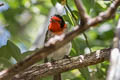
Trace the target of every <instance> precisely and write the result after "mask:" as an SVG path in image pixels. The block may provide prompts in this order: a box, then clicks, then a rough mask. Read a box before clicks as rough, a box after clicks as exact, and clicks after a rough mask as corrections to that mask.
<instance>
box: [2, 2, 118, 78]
mask: <svg viewBox="0 0 120 80" xmlns="http://www.w3.org/2000/svg"><path fill="white" fill-rule="evenodd" d="M0 1H1V2H4V7H0V12H1V13H0V70H2V69H5V68H9V67H10V66H12V65H13V64H15V63H16V62H18V61H21V60H22V59H24V58H25V57H26V56H28V55H30V54H32V53H33V52H35V51H29V48H30V47H31V46H32V44H33V43H34V41H35V39H36V37H37V34H38V33H39V30H40V29H41V27H42V26H43V25H42V24H46V23H47V22H45V21H46V20H45V19H47V16H48V15H49V11H50V9H51V8H52V7H53V6H55V5H56V3H57V2H59V3H61V2H60V0H51V1H50V0H5V1H4V0H0ZM63 1H64V0H63ZM82 2H83V4H84V6H85V9H86V11H87V13H88V14H89V15H90V16H91V17H95V16H97V15H98V14H99V13H100V12H102V11H105V10H106V9H107V8H108V7H109V4H110V3H111V1H103V0H82ZM66 4H67V5H68V6H69V8H70V9H71V12H72V14H73V15H74V16H75V18H74V19H73V16H72V15H71V13H70V11H68V10H65V11H66V14H64V15H63V18H64V19H65V21H66V22H67V24H68V25H69V29H70V30H72V28H73V26H74V25H76V24H78V23H79V21H80V17H79V13H78V11H77V9H76V6H75V4H74V0H67V3H66ZM118 11H119V10H118ZM119 15H120V14H119V13H118V12H117V13H116V15H115V16H114V19H111V20H109V21H106V22H104V23H103V24H99V25H96V26H98V27H97V28H91V29H90V30H88V31H86V32H85V33H86V35H87V38H88V41H89V45H90V47H91V49H92V51H95V50H98V49H102V48H106V47H110V46H111V45H112V44H111V42H112V39H113V35H114V33H113V32H114V27H115V26H116V23H117V21H118V18H119ZM85 53H89V49H88V46H87V45H86V42H85V38H84V36H83V35H82V34H81V35H80V36H78V37H76V38H75V39H74V40H73V41H72V50H71V53H70V56H78V55H80V54H85ZM108 64H109V63H108V62H103V63H100V64H97V65H93V66H89V67H87V68H83V69H76V70H71V71H69V72H65V73H63V78H64V80H105V77H106V72H107V69H108ZM48 78H49V79H48ZM42 80H51V78H50V77H47V78H44V79H42Z"/></svg>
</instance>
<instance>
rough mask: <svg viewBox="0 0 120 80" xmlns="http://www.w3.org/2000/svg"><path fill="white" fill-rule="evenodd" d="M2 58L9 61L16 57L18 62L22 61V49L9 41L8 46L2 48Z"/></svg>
mask: <svg viewBox="0 0 120 80" xmlns="http://www.w3.org/2000/svg"><path fill="white" fill-rule="evenodd" d="M0 57H5V58H7V59H9V58H10V57H14V58H15V59H16V61H20V60H22V56H21V52H20V49H19V48H18V47H17V46H16V45H15V44H14V43H12V42H11V41H9V40H8V42H7V45H5V46H3V47H1V48H0Z"/></svg>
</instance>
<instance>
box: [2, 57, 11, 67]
mask: <svg viewBox="0 0 120 80" xmlns="http://www.w3.org/2000/svg"><path fill="white" fill-rule="evenodd" d="M11 66H12V63H11V62H10V61H9V60H8V59H5V58H4V57H0V69H1V68H5V67H6V68H8V67H11Z"/></svg>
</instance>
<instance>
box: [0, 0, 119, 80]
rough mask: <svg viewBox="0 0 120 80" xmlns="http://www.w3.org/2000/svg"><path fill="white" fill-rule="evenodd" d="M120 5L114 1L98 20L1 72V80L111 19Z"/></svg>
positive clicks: (6, 79) (91, 20)
mask: <svg viewBox="0 0 120 80" xmlns="http://www.w3.org/2000/svg"><path fill="white" fill-rule="evenodd" d="M119 5H120V0H114V1H113V3H112V4H111V7H110V8H108V10H107V11H106V12H103V13H102V15H99V16H98V17H96V18H93V19H90V20H89V21H88V22H87V24H85V25H80V26H76V27H75V28H74V30H73V31H71V32H69V33H67V34H63V35H61V36H59V39H58V38H54V39H53V42H54V43H53V42H52V43H51V42H47V44H46V46H44V47H43V48H41V49H40V50H39V51H38V52H36V53H34V54H32V55H31V56H29V57H27V58H25V59H24V60H23V61H21V62H18V63H17V64H15V65H14V66H13V67H11V68H9V69H5V70H3V71H1V72H0V80H9V79H11V78H12V77H13V76H14V75H16V74H18V73H20V72H22V71H23V70H25V69H26V68H28V67H29V66H31V65H33V64H34V63H36V62H38V61H40V60H42V59H43V58H45V57H46V56H48V55H49V54H51V53H52V52H54V51H55V50H57V49H59V48H60V47H62V46H63V45H65V44H67V43H68V42H69V41H70V40H72V39H73V38H75V37H76V36H78V35H79V34H80V33H83V32H84V31H85V30H87V29H89V28H90V27H91V26H94V25H95V24H98V23H101V22H103V21H105V20H108V19H109V18H111V16H112V13H115V11H116V9H117V7H118V6H119Z"/></svg>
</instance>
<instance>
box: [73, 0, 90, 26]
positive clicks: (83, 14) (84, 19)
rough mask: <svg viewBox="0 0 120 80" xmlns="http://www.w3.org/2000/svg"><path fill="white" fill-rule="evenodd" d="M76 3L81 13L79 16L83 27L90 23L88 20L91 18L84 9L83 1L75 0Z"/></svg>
mask: <svg viewBox="0 0 120 80" xmlns="http://www.w3.org/2000/svg"><path fill="white" fill-rule="evenodd" d="M74 2H75V4H76V7H77V9H78V11H79V15H80V18H81V24H82V25H83V24H85V23H86V22H87V21H88V19H89V18H90V17H89V16H88V14H87V13H86V11H85V8H84V6H83V4H82V1H81V0H74Z"/></svg>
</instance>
